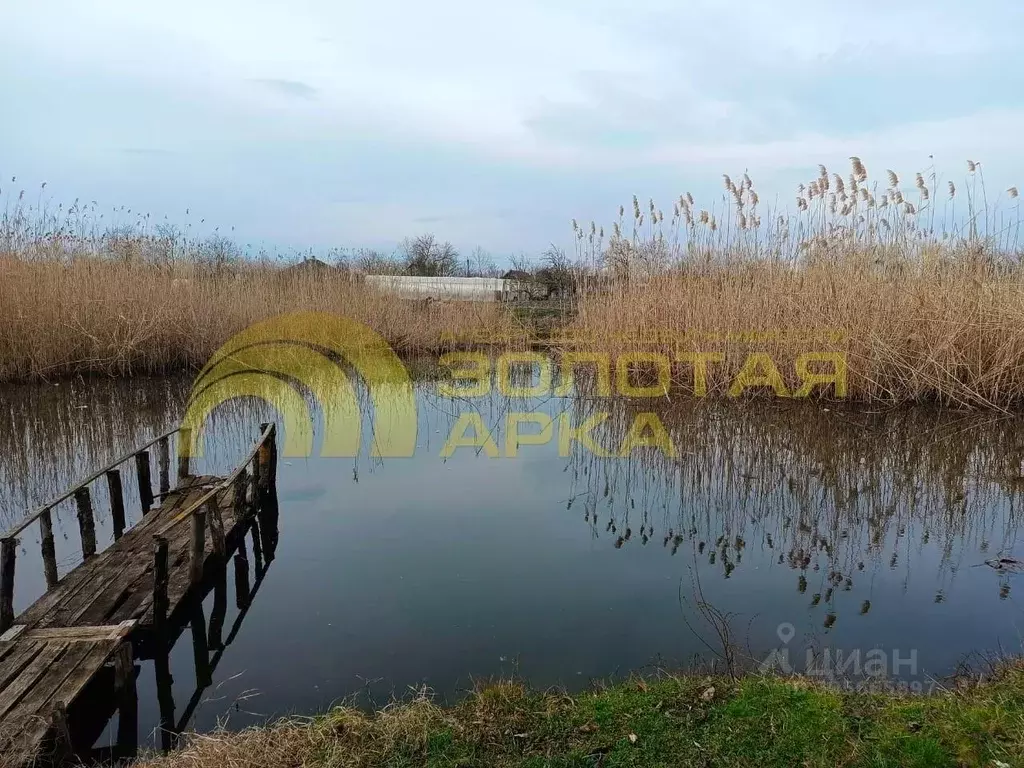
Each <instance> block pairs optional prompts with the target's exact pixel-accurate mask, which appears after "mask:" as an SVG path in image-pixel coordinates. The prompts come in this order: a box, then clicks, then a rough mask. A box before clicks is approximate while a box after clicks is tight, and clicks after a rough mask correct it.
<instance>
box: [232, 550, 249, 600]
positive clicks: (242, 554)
mask: <svg viewBox="0 0 1024 768" xmlns="http://www.w3.org/2000/svg"><path fill="white" fill-rule="evenodd" d="M235 607H237V608H238V610H240V611H242V610H245V609H246V608H248V607H249V557H248V555H247V554H246V551H245V536H244V535H243V536H242V540H241V541H240V542H239V543H238V551H237V552H236V553H235Z"/></svg>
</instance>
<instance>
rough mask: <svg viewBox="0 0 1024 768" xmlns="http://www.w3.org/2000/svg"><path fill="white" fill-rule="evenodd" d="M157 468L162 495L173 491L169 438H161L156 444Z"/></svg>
mask: <svg viewBox="0 0 1024 768" xmlns="http://www.w3.org/2000/svg"><path fill="white" fill-rule="evenodd" d="M156 456H157V461H156V466H157V471H158V473H159V475H160V495H161V496H163V495H164V494H166V493H167V492H168V491H169V490H171V444H170V441H169V440H168V438H166V437H161V438H160V440H159V441H158V442H157V444H156Z"/></svg>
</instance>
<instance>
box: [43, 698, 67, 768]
mask: <svg viewBox="0 0 1024 768" xmlns="http://www.w3.org/2000/svg"><path fill="white" fill-rule="evenodd" d="M48 735H49V739H50V750H49V754H48V755H47V759H48V761H49V763H50V764H51V765H64V763H65V762H67V761H68V760H70V759H71V756H72V754H73V749H72V745H71V730H70V728H68V708H67V705H66V704H65V703H64V702H63V701H58V702H55V703H54V705H53V711H52V712H51V713H50V730H49V734H48Z"/></svg>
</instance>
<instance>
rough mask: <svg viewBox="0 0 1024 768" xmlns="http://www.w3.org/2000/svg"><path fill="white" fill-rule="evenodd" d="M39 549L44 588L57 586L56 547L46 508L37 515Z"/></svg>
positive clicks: (48, 510) (48, 511) (50, 517)
mask: <svg viewBox="0 0 1024 768" xmlns="http://www.w3.org/2000/svg"><path fill="white" fill-rule="evenodd" d="M39 549H40V551H41V553H42V555H43V574H44V575H45V576H46V588H47V589H53V588H54V587H55V586H57V581H58V577H57V547H56V544H55V543H54V540H53V515H52V514H51V512H50V508H49V507H47V508H46V509H44V510H43V511H42V512H40V513H39Z"/></svg>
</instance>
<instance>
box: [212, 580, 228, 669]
mask: <svg viewBox="0 0 1024 768" xmlns="http://www.w3.org/2000/svg"><path fill="white" fill-rule="evenodd" d="M227 614H228V569H227V567H226V566H225V567H224V568H219V569H218V575H217V583H216V584H214V586H213V609H212V610H211V611H210V634H209V638H210V648H211V649H212V650H214V651H219V650H222V649H223V648H224V620H225V619H226V618H227Z"/></svg>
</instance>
